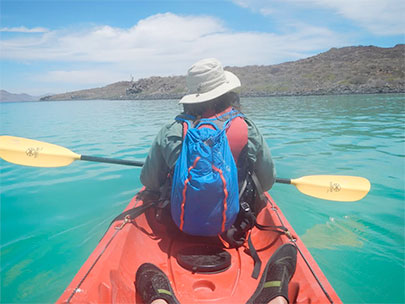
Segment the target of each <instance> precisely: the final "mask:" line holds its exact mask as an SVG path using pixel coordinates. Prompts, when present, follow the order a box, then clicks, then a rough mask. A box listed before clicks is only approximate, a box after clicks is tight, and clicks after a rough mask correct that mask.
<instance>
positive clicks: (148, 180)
mask: <svg viewBox="0 0 405 304" xmlns="http://www.w3.org/2000/svg"><path fill="white" fill-rule="evenodd" d="M187 85H188V88H189V90H190V92H192V94H188V95H186V96H184V97H183V98H182V99H181V100H180V103H182V104H183V106H184V114H185V115H189V116H192V117H193V119H194V120H196V121H198V120H199V119H201V118H216V117H220V116H221V115H222V114H223V113H225V112H227V111H230V110H231V108H232V107H234V108H235V109H236V110H239V108H240V105H239V97H238V95H237V94H236V93H234V92H232V90H233V89H235V88H237V87H239V86H240V81H239V79H238V78H237V77H236V76H235V75H234V74H232V73H230V72H228V71H224V70H223V68H222V66H221V64H220V63H219V61H217V60H216V59H205V60H201V61H199V62H197V63H196V64H194V65H193V66H192V67H191V68H190V69H189V72H188V77H187ZM184 135H185V131H184V124H183V123H182V122H179V121H173V122H171V123H169V124H167V125H165V126H164V127H163V128H162V129H161V130H160V132H159V133H158V135H157V137H156V138H155V141H154V143H153V145H152V148H151V149H150V152H149V155H148V157H147V159H146V161H145V165H144V166H143V169H142V172H141V182H142V183H143V185H144V186H145V187H146V189H147V190H149V191H152V192H156V193H161V192H162V191H163V188H164V186H165V183H166V181H167V176H168V174H170V173H171V172H172V171H173V169H174V166H175V164H176V161H177V159H178V156H179V154H180V151H181V147H182V143H183V138H184ZM226 135H227V137H228V141H229V145H230V148H231V151H232V154H233V156H234V160H235V162H236V164H237V167H238V178H239V181H240V182H241V181H243V179H244V178H245V176H246V174H247V171H249V170H250V171H252V172H255V174H256V176H257V178H258V180H259V181H260V184H261V188H262V190H263V191H267V190H269V189H270V188H271V187H272V185H273V183H274V180H275V168H274V164H273V161H272V158H271V155H270V151H269V148H268V146H267V144H266V142H265V140H264V138H263V136H262V135H261V133H260V132H259V130H258V129H257V127H256V126H255V124H254V123H253V122H252V121H251V120H250V119H249V118H247V117H246V116H244V117H243V118H242V117H237V118H235V119H234V120H233V121H232V122H231V124H230V126H229V128H228V129H227V130H226Z"/></svg>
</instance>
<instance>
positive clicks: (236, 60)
mask: <svg viewBox="0 0 405 304" xmlns="http://www.w3.org/2000/svg"><path fill="white" fill-rule="evenodd" d="M399 43H405V1H403V0H226V1H225V0H220V1H214V0H200V1H196V0H69V1H64V0H45V1H38V0H0V89H4V90H7V91H9V92H11V93H28V94H30V95H34V96H40V95H46V94H56V93H64V92H68V91H74V90H80V89H87V88H94V87H102V86H105V85H108V84H111V83H114V82H117V81H129V80H131V79H134V80H138V79H140V78H145V77H151V76H171V75H186V74H187V69H188V68H189V67H190V66H191V65H192V64H193V63H194V62H196V61H198V60H200V59H203V58H208V57H215V58H217V59H219V60H220V61H221V62H222V64H223V65H224V66H246V65H271V64H278V63H283V62H286V61H294V60H298V59H302V58H307V57H310V56H313V55H316V54H319V53H322V52H325V51H327V50H329V49H330V48H332V47H345V46H358V45H375V46H379V47H393V46H395V45H396V44H399Z"/></svg>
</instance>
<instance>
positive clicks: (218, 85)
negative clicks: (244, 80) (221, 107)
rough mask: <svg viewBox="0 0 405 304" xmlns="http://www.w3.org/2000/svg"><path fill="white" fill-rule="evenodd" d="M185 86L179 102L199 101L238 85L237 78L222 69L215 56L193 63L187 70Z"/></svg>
mask: <svg viewBox="0 0 405 304" xmlns="http://www.w3.org/2000/svg"><path fill="white" fill-rule="evenodd" d="M186 81H187V88H188V90H189V94H188V95H185V96H184V97H183V98H182V99H181V100H180V102H179V103H200V102H205V101H209V100H212V99H214V98H217V97H219V96H221V95H223V94H225V93H227V92H229V91H231V90H233V89H235V88H238V87H240V85H241V84H240V80H239V78H238V77H237V76H236V75H235V74H233V73H231V72H228V71H224V69H223V67H222V65H221V63H220V62H219V61H218V60H217V59H215V58H208V59H203V60H200V61H198V62H196V63H194V64H193V65H192V66H191V68H190V69H189V70H188V74H187V79H186Z"/></svg>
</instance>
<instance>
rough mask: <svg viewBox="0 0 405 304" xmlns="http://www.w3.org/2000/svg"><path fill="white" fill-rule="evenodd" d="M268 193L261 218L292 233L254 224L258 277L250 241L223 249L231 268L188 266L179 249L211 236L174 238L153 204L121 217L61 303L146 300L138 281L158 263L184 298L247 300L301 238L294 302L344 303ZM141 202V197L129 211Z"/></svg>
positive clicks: (293, 284) (204, 241) (201, 243)
mask: <svg viewBox="0 0 405 304" xmlns="http://www.w3.org/2000/svg"><path fill="white" fill-rule="evenodd" d="M266 197H267V199H268V202H269V204H267V205H266V207H265V208H264V209H263V210H262V211H261V212H260V213H259V215H258V217H257V222H258V223H260V224H262V225H275V226H284V227H285V228H287V229H288V233H287V234H286V233H280V232H276V231H265V230H259V229H257V228H254V229H252V232H251V239H252V243H253V245H254V247H255V249H256V250H257V253H258V255H259V257H260V259H261V261H262V266H261V270H260V275H259V278H258V279H254V278H252V272H253V269H254V262H253V259H252V257H251V255H250V254H249V251H248V248H247V247H246V246H247V244H245V245H246V246H242V247H240V248H238V249H226V248H223V249H221V250H223V251H225V252H227V253H228V254H226V256H227V257H228V256H230V259H231V263H230V265H227V267H226V268H225V269H222V270H216V271H214V272H209V273H202V272H195V271H190V270H187V269H185V268H184V267H183V266H184V265H183V266H181V265H180V263H179V260H178V257H179V253H183V252H184V250H187V249H189V248H190V247H194V248H199V247H200V248H201V247H204V246H205V247H210V246H211V245H212V244H211V243H209V242H208V241H207V238H193V239H192V240H188V241H184V239H181V238H171V237H169V236H168V234H167V229H166V227H165V226H164V225H162V224H160V223H159V222H158V221H156V217H155V212H154V209H153V208H151V209H149V210H147V212H146V213H145V214H142V215H140V216H139V217H137V218H136V219H135V220H133V221H132V222H128V223H126V222H125V221H117V222H115V223H114V224H113V225H112V227H110V228H109V230H108V231H107V233H106V234H105V236H104V237H103V239H102V240H101V241H100V243H99V244H98V246H97V247H96V249H95V250H94V251H93V253H92V254H91V255H90V257H89V258H88V260H87V261H86V262H85V264H84V265H83V266H82V267H81V269H80V270H79V272H78V273H77V275H76V276H75V277H74V278H73V280H72V282H71V283H70V285H69V286H68V287H67V288H66V290H65V291H64V293H63V294H62V295H61V297H60V298H59V300H58V303H142V300H141V298H140V297H139V295H138V294H137V293H136V291H135V284H134V281H135V274H136V271H137V269H138V268H139V266H140V265H142V264H143V263H152V264H154V265H156V266H157V267H159V268H160V269H161V270H162V271H164V272H165V273H166V275H167V276H168V278H169V279H170V281H171V285H172V288H173V290H174V291H175V294H176V297H177V298H178V299H179V301H180V303H214V302H215V303H246V301H247V300H248V299H249V298H250V296H251V295H252V294H253V293H254V291H255V290H256V288H257V285H258V283H259V281H260V278H261V276H262V272H263V270H264V268H265V265H266V263H267V261H268V260H269V259H270V257H271V256H272V254H273V253H274V252H275V251H276V250H277V248H279V247H280V246H281V245H282V244H285V243H295V244H296V245H297V249H298V255H297V268H296V272H295V274H294V276H293V277H292V279H291V282H290V285H289V299H290V303H341V300H340V299H339V297H338V296H337V294H336V292H335V291H334V290H333V288H332V286H331V285H330V284H329V282H328V281H327V279H326V277H325V276H324V274H323V273H322V271H321V270H320V268H319V267H318V265H317V264H316V262H315V261H314V259H313V258H312V256H311V254H310V253H309V251H308V250H307V248H306V247H305V245H304V244H303V243H302V241H301V240H300V239H299V237H298V236H297V235H296V233H295V231H294V230H293V228H292V227H291V226H290V224H289V223H288V221H287V220H286V218H285V217H284V215H283V214H282V213H281V211H280V210H279V208H278V207H277V205H276V204H275V202H274V201H273V199H272V198H271V196H270V195H268V194H267V193H266ZM141 204H142V202H141V201H139V200H137V199H136V197H135V198H134V199H133V200H132V201H131V202H130V204H129V205H128V207H127V208H126V210H129V209H131V208H133V207H134V206H139V205H141Z"/></svg>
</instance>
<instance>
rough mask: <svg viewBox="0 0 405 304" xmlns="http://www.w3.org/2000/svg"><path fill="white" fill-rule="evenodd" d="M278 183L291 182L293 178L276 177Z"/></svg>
mask: <svg viewBox="0 0 405 304" xmlns="http://www.w3.org/2000/svg"><path fill="white" fill-rule="evenodd" d="M276 183H280V184H291V179H289V178H276Z"/></svg>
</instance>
